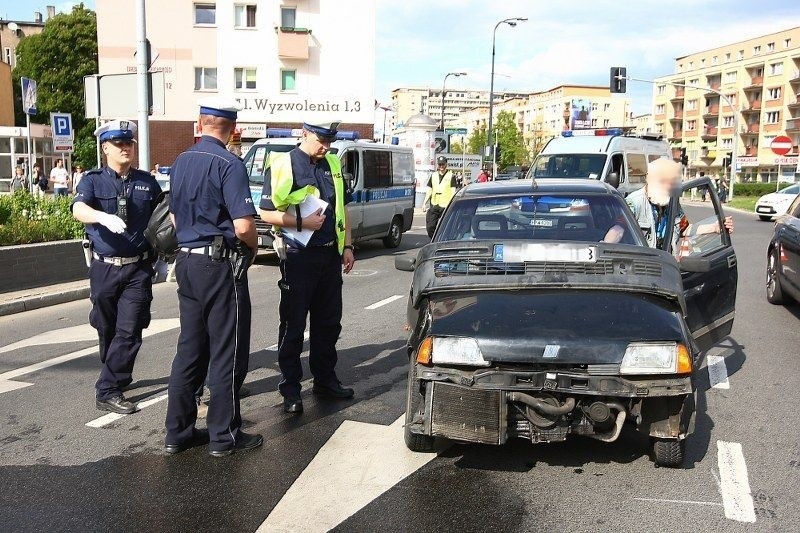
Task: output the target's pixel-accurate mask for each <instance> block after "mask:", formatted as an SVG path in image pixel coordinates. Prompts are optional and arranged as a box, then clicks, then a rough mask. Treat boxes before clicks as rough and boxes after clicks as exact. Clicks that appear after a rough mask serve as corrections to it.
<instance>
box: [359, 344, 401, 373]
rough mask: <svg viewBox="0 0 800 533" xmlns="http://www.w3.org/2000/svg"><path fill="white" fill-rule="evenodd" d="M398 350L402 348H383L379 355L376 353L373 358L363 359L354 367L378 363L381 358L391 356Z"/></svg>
mask: <svg viewBox="0 0 800 533" xmlns="http://www.w3.org/2000/svg"><path fill="white" fill-rule="evenodd" d="M401 348H402V347H401ZM398 350H400V348H394V349H392V350H389V349H387V350H383V351H382V352H380V353H379V354H378V355H376V356H375V357H372V358H370V359H367V360H366V361H361V362H360V363H358V364H357V365H355V367H354V368H358V367H362V366H368V365H371V364H373V363H377V362H378V361H380V360H381V359H385V358H387V357H389V356H390V355H392V354H393V353H394V352H396V351H398Z"/></svg>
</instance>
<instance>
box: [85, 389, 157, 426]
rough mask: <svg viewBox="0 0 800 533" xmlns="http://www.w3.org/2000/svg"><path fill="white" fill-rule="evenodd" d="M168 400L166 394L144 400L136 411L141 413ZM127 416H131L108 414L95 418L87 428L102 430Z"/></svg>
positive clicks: (88, 423) (87, 423)
mask: <svg viewBox="0 0 800 533" xmlns="http://www.w3.org/2000/svg"><path fill="white" fill-rule="evenodd" d="M166 399H167V395H166V394H162V395H161V396H156V397H155V398H150V399H149V400H143V401H141V402H139V403H137V404H136V409H137V410H139V411H141V410H142V409H144V408H145V407H149V406H151V405H153V404H156V403H158V402H160V401H163V400H166ZM126 416H130V415H122V414H119V413H108V414H106V415H103V416H101V417H100V418H95V419H94V420H91V421H89V422H86V426H87V427H90V428H101V427H103V426H107V425H108V424H110V423H112V422H116V421H117V420H119V419H120V418H125V417H126Z"/></svg>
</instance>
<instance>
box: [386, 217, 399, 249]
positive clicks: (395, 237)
mask: <svg viewBox="0 0 800 533" xmlns="http://www.w3.org/2000/svg"><path fill="white" fill-rule="evenodd" d="M401 240H403V219H402V218H400V217H399V216H397V217H394V218H393V219H392V225H391V226H389V234H388V235H387V236H386V237H384V238H383V245H384V246H386V247H387V248H397V247H398V246H400V241H401Z"/></svg>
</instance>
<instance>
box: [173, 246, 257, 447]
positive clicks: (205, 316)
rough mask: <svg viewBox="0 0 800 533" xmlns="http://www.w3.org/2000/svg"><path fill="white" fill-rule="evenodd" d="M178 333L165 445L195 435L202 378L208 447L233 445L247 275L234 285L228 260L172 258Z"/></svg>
mask: <svg viewBox="0 0 800 533" xmlns="http://www.w3.org/2000/svg"><path fill="white" fill-rule="evenodd" d="M175 268H176V270H175V274H176V276H177V280H178V302H179V308H180V321H181V332H180V336H179V337H178V348H177V353H176V354H175V360H174V361H173V363H172V373H171V374H170V378H169V389H168V392H169V398H168V403H167V419H166V428H167V436H166V439H165V442H166V443H167V444H181V443H183V442H187V441H188V440H190V439H191V438H192V437H193V433H194V424H195V422H196V421H197V403H196V401H195V391H196V390H197V389H198V387H200V386H201V385H202V384H203V381H204V380H206V374H208V380H207V384H208V389H209V391H210V393H211V401H210V403H209V406H208V414H207V416H206V423H207V426H208V434H209V448H210V449H211V450H212V451H214V450H225V449H228V448H230V447H231V446H232V445H235V444H236V438H237V436H238V435H239V430H240V428H241V425H242V417H241V414H240V412H239V389H240V388H241V386H242V383H243V382H244V378H245V375H246V374H247V365H248V361H249V358H250V290H249V288H248V284H247V274H245V275H244V276H243V277H242V279H241V280H239V281H234V278H233V267H232V265H231V262H230V261H229V260H228V259H221V260H214V259H212V258H211V257H209V256H207V255H202V254H190V253H187V252H180V253H179V254H178V258H177V260H176V266H175Z"/></svg>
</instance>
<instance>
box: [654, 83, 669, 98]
mask: <svg viewBox="0 0 800 533" xmlns="http://www.w3.org/2000/svg"><path fill="white" fill-rule="evenodd" d="M666 90H667V86H666V85H659V86H657V87H656V94H658V95H659V96H660V95H662V94H664V92H665V91H666Z"/></svg>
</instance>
